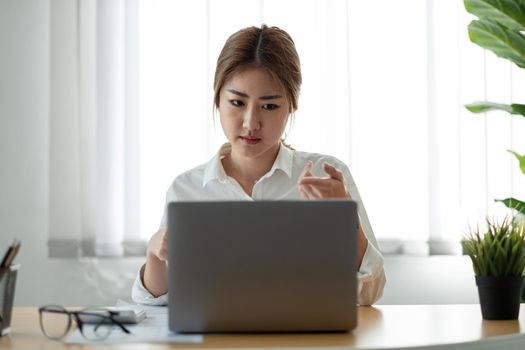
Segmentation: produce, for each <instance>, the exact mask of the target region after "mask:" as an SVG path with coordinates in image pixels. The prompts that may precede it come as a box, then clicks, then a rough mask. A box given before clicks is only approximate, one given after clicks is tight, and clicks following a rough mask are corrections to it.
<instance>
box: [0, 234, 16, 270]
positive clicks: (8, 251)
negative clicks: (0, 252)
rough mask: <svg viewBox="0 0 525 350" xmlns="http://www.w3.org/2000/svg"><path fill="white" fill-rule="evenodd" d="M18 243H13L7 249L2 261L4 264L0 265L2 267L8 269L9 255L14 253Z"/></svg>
mask: <svg viewBox="0 0 525 350" xmlns="http://www.w3.org/2000/svg"><path fill="white" fill-rule="evenodd" d="M15 243H16V239H15V240H14V241H13V243H12V244H11V245H10V246H9V248H7V251H6V252H5V254H4V257H3V259H2V263H1V264H0V267H6V266H7V265H6V264H7V259H8V258H9V255H11V252H12V251H13V246H14V245H15Z"/></svg>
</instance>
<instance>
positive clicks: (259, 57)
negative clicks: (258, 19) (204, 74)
mask: <svg viewBox="0 0 525 350" xmlns="http://www.w3.org/2000/svg"><path fill="white" fill-rule="evenodd" d="M245 68H264V69H266V70H267V71H268V73H270V75H271V76H272V78H273V79H274V80H275V81H276V82H277V83H278V84H279V85H280V86H281V87H282V89H283V90H284V91H285V94H286V98H287V99H288V102H289V103H290V111H289V112H290V113H293V112H295V111H296V110H297V103H298V98H299V91H300V88H301V82H302V78H301V64H300V62H299V55H298V54H297V51H296V49H295V44H294V42H293V40H292V38H291V37H290V35H288V33H286V32H285V31H284V30H282V29H279V28H277V27H268V26H267V25H265V24H263V25H262V26H261V28H257V27H248V28H244V29H241V30H239V31H238V32H236V33H234V34H232V35H231V36H230V37H229V38H228V40H226V43H225V44H224V47H223V48H222V51H221V54H220V55H219V58H218V59H217V68H216V70H215V80H214V83H213V89H214V91H215V94H214V101H213V102H214V104H215V107H217V108H218V107H219V100H220V97H219V96H220V92H221V89H222V87H223V85H224V83H225V82H226V81H227V80H228V79H230V78H231V76H232V75H233V74H234V73H235V72H236V71H238V70H240V69H245Z"/></svg>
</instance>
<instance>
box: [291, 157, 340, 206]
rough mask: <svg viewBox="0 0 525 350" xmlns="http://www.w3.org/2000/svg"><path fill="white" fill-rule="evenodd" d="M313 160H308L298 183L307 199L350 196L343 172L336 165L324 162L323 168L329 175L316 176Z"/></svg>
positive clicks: (300, 190)
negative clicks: (313, 170)
mask: <svg viewBox="0 0 525 350" xmlns="http://www.w3.org/2000/svg"><path fill="white" fill-rule="evenodd" d="M312 166H313V163H312V161H308V162H307V163H306V166H305V167H304V170H303V172H302V174H301V176H300V177H299V181H298V182H297V185H298V186H299V192H301V195H302V196H303V198H305V199H322V198H348V199H350V195H349V194H348V192H347V191H346V188H345V182H344V176H343V173H342V172H341V171H339V170H337V169H336V168H335V167H334V166H332V165H330V164H328V163H324V164H323V169H324V171H325V173H326V174H327V176H325V177H315V176H313V175H312Z"/></svg>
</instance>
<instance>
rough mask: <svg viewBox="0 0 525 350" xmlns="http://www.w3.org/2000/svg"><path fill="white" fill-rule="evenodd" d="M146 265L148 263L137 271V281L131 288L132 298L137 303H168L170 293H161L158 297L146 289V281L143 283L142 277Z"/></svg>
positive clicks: (157, 304)
mask: <svg viewBox="0 0 525 350" xmlns="http://www.w3.org/2000/svg"><path fill="white" fill-rule="evenodd" d="M145 266H146V265H142V267H141V268H140V270H139V272H138V273H137V277H136V278H135V282H134V283H133V287H132V289H131V299H132V300H133V301H134V302H135V303H137V304H143V305H154V306H160V305H162V306H163V305H168V293H166V294H164V295H160V296H158V297H154V296H153V295H152V294H151V293H150V292H149V291H148V290H147V289H146V287H144V283H142V278H143V276H144V268H145Z"/></svg>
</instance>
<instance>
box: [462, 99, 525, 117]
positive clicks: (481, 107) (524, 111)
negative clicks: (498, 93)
mask: <svg viewBox="0 0 525 350" xmlns="http://www.w3.org/2000/svg"><path fill="white" fill-rule="evenodd" d="M465 107H466V108H467V109H468V110H469V111H471V112H472V113H484V112H489V111H495V110H499V111H505V112H507V113H510V114H521V115H522V116H524V117H525V105H522V104H518V103H513V104H510V105H506V104H503V103H494V102H482V101H478V102H474V103H469V104H468V105H465Z"/></svg>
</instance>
